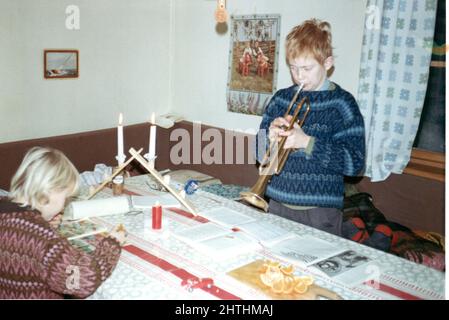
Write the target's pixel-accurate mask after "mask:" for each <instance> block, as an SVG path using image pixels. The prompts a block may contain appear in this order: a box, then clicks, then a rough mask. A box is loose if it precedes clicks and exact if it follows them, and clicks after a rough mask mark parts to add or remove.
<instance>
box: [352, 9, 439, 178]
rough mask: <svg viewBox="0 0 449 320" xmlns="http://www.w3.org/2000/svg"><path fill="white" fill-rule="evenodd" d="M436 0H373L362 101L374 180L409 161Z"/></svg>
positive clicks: (365, 47)
mask: <svg viewBox="0 0 449 320" xmlns="http://www.w3.org/2000/svg"><path fill="white" fill-rule="evenodd" d="M436 9H437V0H368V4H367V10H366V19H365V21H366V24H365V32H364V36H363V47H362V57H361V66H360V82H359V91H358V102H359V106H360V111H361V112H362V115H363V117H364V119H365V128H366V148H367V149H366V169H365V176H368V177H371V180H372V181H382V180H385V179H386V178H387V177H388V176H389V175H390V174H391V173H402V171H403V170H404V168H405V167H406V166H407V164H408V162H409V160H410V154H411V150H412V146H413V141H414V139H415V136H416V132H417V131H418V125H419V119H420V116H421V111H422V108H423V104H424V98H425V95H426V90H427V80H428V76H429V66H430V59H431V54H432V45H433V36H434V29H435V19H436Z"/></svg>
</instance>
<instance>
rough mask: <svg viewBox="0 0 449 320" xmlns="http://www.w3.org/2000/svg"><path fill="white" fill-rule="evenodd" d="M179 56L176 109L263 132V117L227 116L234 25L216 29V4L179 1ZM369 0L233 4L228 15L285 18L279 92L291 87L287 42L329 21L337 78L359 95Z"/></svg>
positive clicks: (189, 116) (239, 0)
mask: <svg viewBox="0 0 449 320" xmlns="http://www.w3.org/2000/svg"><path fill="white" fill-rule="evenodd" d="M174 5H175V7H174V24H175V25H174V30H175V31H174V34H173V35H174V42H173V46H174V56H173V57H172V59H173V60H172V64H173V66H174V67H173V73H172V79H171V86H172V90H171V91H170V92H171V95H172V97H171V99H172V100H171V108H172V111H173V112H177V113H180V114H182V115H184V116H185V117H186V119H188V120H191V121H200V122H202V123H205V124H209V125H213V126H217V127H221V128H227V129H241V130H246V129H249V128H252V129H254V130H255V129H256V128H258V126H259V124H260V121H261V118H260V117H259V116H249V115H241V114H237V113H231V112H227V107H226V83H227V79H228V59H229V49H230V31H231V30H230V25H229V29H228V31H227V32H226V33H224V34H220V33H217V31H216V23H215V20H214V11H215V7H216V2H215V1H210V0H175V1H174ZM365 7H366V0H363V1H360V0H338V1H328V0H302V1H298V0H277V1H272V0H257V1H256V0H229V1H227V9H228V12H229V14H235V15H249V14H280V15H281V35H280V41H281V42H280V52H279V74H278V83H277V88H284V87H288V86H290V85H291V84H292V83H291V79H290V75H289V72H288V68H287V66H286V64H285V62H284V61H285V59H284V57H285V50H284V44H285V42H284V39H285V37H286V35H287V34H288V32H289V31H290V30H291V29H292V28H293V27H294V26H295V25H297V24H299V23H301V22H302V21H304V20H306V19H309V18H312V17H315V18H319V19H323V20H327V21H329V22H330V23H331V25H332V29H333V46H334V48H335V50H334V55H335V56H336V68H335V72H334V75H333V76H332V80H333V81H335V82H337V83H339V84H340V85H341V86H342V87H343V88H345V89H346V90H348V91H350V92H351V93H352V94H354V95H356V93H357V86H358V75H359V65H360V53H361V44H362V36H363V28H364V14H365Z"/></svg>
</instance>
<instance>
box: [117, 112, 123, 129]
mask: <svg viewBox="0 0 449 320" xmlns="http://www.w3.org/2000/svg"><path fill="white" fill-rule="evenodd" d="M122 124H123V114H122V113H121V112H120V114H119V115H118V125H119V126H121V125H122Z"/></svg>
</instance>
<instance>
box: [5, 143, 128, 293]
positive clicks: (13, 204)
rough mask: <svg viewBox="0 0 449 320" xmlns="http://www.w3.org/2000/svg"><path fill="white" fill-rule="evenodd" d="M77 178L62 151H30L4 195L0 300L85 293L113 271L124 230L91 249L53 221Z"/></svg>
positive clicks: (72, 192) (75, 188) (96, 286)
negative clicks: (65, 234)
mask: <svg viewBox="0 0 449 320" xmlns="http://www.w3.org/2000/svg"><path fill="white" fill-rule="evenodd" d="M78 183H79V176H78V172H77V170H76V169H75V167H74V166H73V164H72V163H71V162H70V160H69V159H67V157H66V156H65V155H64V154H63V153H62V152H60V151H58V150H55V149H51V148H42V147H34V148H32V149H30V150H29V151H28V152H27V154H26V155H25V157H24V159H23V161H22V163H21V165H20V167H19V169H18V170H17V172H16V173H15V175H14V177H13V179H12V182H11V190H10V193H9V197H8V198H6V197H4V198H0V299H60V298H63V297H64V296H72V297H75V298H84V297H87V296H89V295H91V294H92V293H94V292H95V290H96V289H97V288H98V287H99V286H100V285H101V284H102V282H103V281H105V280H106V279H107V278H108V277H109V276H110V275H111V272H112V270H113V269H114V268H115V266H116V264H117V262H118V259H119V257H120V252H121V244H122V243H123V242H124V239H125V238H124V237H125V234H124V232H115V233H114V234H113V235H110V236H108V237H105V238H104V239H102V240H101V241H100V242H99V243H98V244H97V245H96V250H95V251H94V252H93V253H92V254H88V253H86V252H84V251H81V250H79V249H76V248H75V247H73V246H72V245H71V244H70V243H69V241H68V240H67V239H65V238H63V237H61V236H60V235H59V234H58V233H57V231H56V230H55V225H53V226H52V225H50V222H52V223H55V221H56V218H55V217H56V216H58V214H59V213H60V212H61V210H62V209H63V208H64V205H65V203H66V200H67V199H68V198H69V197H70V196H71V195H73V194H74V193H75V192H76V190H77V188H78ZM52 220H53V221H52ZM55 224H57V223H55Z"/></svg>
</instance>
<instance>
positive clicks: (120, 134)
mask: <svg viewBox="0 0 449 320" xmlns="http://www.w3.org/2000/svg"><path fill="white" fill-rule="evenodd" d="M124 158H125V154H124V153H123V114H122V113H121V112H120V115H119V117H118V127H117V160H118V164H119V165H121V164H123V163H124V162H125V159H124Z"/></svg>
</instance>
